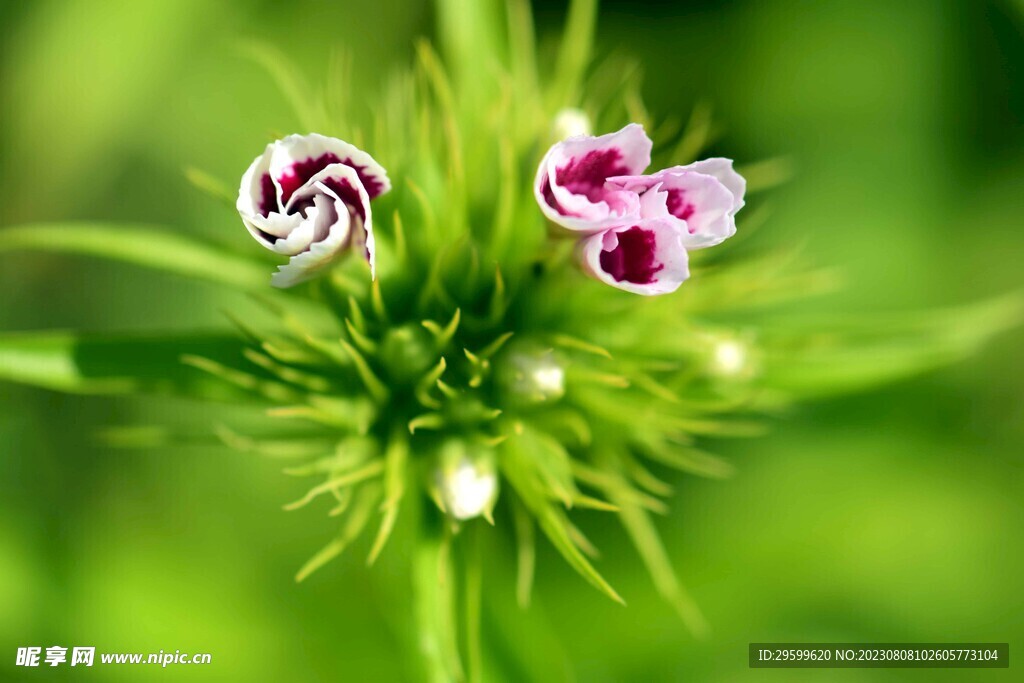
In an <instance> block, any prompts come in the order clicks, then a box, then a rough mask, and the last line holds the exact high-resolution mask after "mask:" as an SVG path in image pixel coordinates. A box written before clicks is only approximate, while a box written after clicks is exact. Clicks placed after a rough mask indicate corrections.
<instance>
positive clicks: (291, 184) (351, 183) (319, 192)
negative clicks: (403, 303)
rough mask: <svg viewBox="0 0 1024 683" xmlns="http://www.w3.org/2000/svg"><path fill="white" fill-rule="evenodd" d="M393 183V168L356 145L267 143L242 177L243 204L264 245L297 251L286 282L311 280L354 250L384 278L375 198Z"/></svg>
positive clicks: (282, 276) (278, 278)
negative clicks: (378, 254) (379, 264)
mask: <svg viewBox="0 0 1024 683" xmlns="http://www.w3.org/2000/svg"><path fill="white" fill-rule="evenodd" d="M390 188H391V184H390V181H389V180H388V177H387V173H386V172H385V171H384V169H383V168H381V166H380V165H379V164H378V163H377V162H376V161H374V160H373V158H372V157H370V155H369V154H366V153H365V152H363V151H361V150H359V149H357V148H356V147H354V146H352V145H350V144H348V143H347V142H343V141H342V140H336V139H334V138H328V137H325V136H323V135H316V134H313V135H291V136H289V137H287V138H284V139H283V140H279V141H277V142H275V143H272V144H270V145H268V146H267V148H266V150H265V151H264V153H263V154H262V155H260V156H259V157H257V158H256V160H254V161H253V163H252V164H251V165H250V166H249V169H248V170H247V171H246V172H245V175H244V176H243V177H242V183H241V187H240V188H239V195H238V201H237V203H236V206H237V208H238V212H239V214H240V215H241V217H242V221H243V223H244V224H245V226H246V228H247V229H248V230H249V233H250V234H251V235H252V236H253V238H255V239H256V241H258V242H259V243H260V244H261V245H262V246H263V247H265V248H266V249H269V250H270V251H273V252H275V253H278V254H281V255H284V256H289V257H291V260H290V261H289V262H288V264H287V265H285V266H282V267H281V268H279V272H278V273H276V274H275V275H274V277H273V278H272V284H274V285H275V286H278V287H290V286H292V285H294V284H297V283H299V282H302V281H304V280H308V279H310V278H311V277H312V276H313V275H315V274H316V273H317V272H319V271H320V270H322V269H323V268H324V267H326V266H327V265H329V264H330V263H331V262H332V261H334V260H335V259H336V258H338V257H339V256H340V255H341V254H342V253H344V252H345V250H346V249H348V248H349V247H353V248H355V249H357V250H358V251H359V252H360V255H361V256H363V257H365V258H366V259H367V261H369V263H370V272H371V276H372V277H375V276H376V263H375V257H374V251H375V250H374V238H373V223H372V213H371V210H370V200H371V199H373V197H375V196H378V195H380V194H382V193H384V192H387V191H388V190H389V189H390Z"/></svg>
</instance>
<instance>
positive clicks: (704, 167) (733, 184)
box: [667, 157, 747, 216]
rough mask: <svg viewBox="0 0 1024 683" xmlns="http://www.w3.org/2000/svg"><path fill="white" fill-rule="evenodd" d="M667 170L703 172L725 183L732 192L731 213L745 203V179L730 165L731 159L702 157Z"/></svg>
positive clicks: (733, 213)
mask: <svg viewBox="0 0 1024 683" xmlns="http://www.w3.org/2000/svg"><path fill="white" fill-rule="evenodd" d="M667 170H669V171H696V172H697V173H703V174H704V175H709V176H712V177H714V178H717V179H718V181H719V182H720V183H722V184H723V185H725V187H726V189H728V190H729V192H732V196H733V205H732V215H734V216H735V215H736V212H737V211H739V210H740V209H742V208H743V205H744V204H745V203H746V202H745V201H744V200H743V195H744V194H745V193H746V191H747V181H746V179H745V178H744V177H743V176H741V175H740V174H739V173H737V172H736V171H735V170H734V169H733V167H732V159H725V158H723V157H712V158H711V159H704V160H703V161H695V162H693V163H692V164H687V165H686V166H676V167H674V168H670V169H667Z"/></svg>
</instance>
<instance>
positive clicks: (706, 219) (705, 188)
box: [609, 167, 736, 249]
mask: <svg viewBox="0 0 1024 683" xmlns="http://www.w3.org/2000/svg"><path fill="white" fill-rule="evenodd" d="M678 168H679V167H676V168H674V169H668V170H665V171H658V172H657V173H654V174H652V175H649V176H625V177H618V178H612V179H610V180H609V184H610V185H613V186H616V187H621V188H623V189H625V190H629V191H632V192H637V193H638V194H639V195H640V215H641V217H643V218H668V219H669V220H670V221H672V222H673V223H674V224H675V225H676V227H677V228H678V229H679V231H680V232H681V233H682V237H683V245H684V246H685V247H686V248H687V249H702V248H704V247H711V246H714V245H716V244H721V243H722V242H724V241H725V240H727V239H728V238H730V237H732V236H733V235H734V234H736V219H735V217H734V211H733V206H734V196H733V193H732V192H730V191H729V189H728V188H726V186H725V185H723V184H722V183H721V182H720V181H719V180H718V179H717V178H714V177H713V176H710V175H705V174H703V173H696V172H694V171H679V170H677V169H678Z"/></svg>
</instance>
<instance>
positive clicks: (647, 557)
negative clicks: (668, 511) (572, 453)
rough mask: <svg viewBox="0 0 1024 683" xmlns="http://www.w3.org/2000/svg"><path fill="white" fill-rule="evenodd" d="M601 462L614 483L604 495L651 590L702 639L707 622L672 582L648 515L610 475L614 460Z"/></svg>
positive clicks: (627, 488)
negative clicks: (637, 556) (644, 570)
mask: <svg viewBox="0 0 1024 683" xmlns="http://www.w3.org/2000/svg"><path fill="white" fill-rule="evenodd" d="M604 460H605V463H606V469H607V470H608V471H609V476H610V477H614V478H615V480H616V482H617V483H616V485H615V486H612V487H610V489H609V491H608V495H609V497H610V498H611V499H612V502H614V503H615V504H616V505H617V506H618V507H619V513H618V514H619V519H620V520H622V525H623V526H624V527H625V529H626V533H628V534H629V537H630V539H631V540H632V541H633V545H634V546H636V549H637V552H638V553H639V554H640V558H641V559H642V560H643V562H644V565H646V567H647V571H648V572H649V573H650V575H651V580H652V581H654V586H655V588H656V589H657V590H658V593H659V594H660V595H661V597H662V598H664V599H665V600H666V601H667V602H668V603H669V604H670V605H672V607H673V608H675V610H676V612H677V613H678V614H679V616H680V618H681V619H682V620H683V622H684V623H685V624H686V625H687V626H688V627H689V628H690V630H691V631H693V632H694V634H696V635H698V636H703V635H705V634H706V633H707V630H708V625H707V622H705V620H704V617H703V616H702V615H701V613H700V610H699V609H698V608H697V606H696V605H695V604H694V602H693V600H692V599H691V598H690V596H689V595H688V594H687V592H686V591H685V590H684V589H683V587H682V585H681V584H680V583H679V580H678V579H677V578H676V574H675V571H673V569H672V564H671V562H670V561H669V558H668V553H666V552H665V546H664V544H662V542H661V537H660V536H659V535H658V531H657V529H655V527H654V523H653V522H652V521H651V517H650V515H649V514H648V512H647V511H646V510H644V509H643V508H642V507H640V506H639V505H637V504H636V503H634V502H633V499H634V497H633V496H631V495H629V493H630V491H631V490H632V487H631V486H630V485H629V484H628V483H627V482H626V480H625V479H624V478H623V477H622V476H621V475H620V474H617V473H615V474H613V473H612V472H614V471H615V470H616V469H618V465H616V464H615V463H614V459H613V458H612V457H606V458H605V459H604Z"/></svg>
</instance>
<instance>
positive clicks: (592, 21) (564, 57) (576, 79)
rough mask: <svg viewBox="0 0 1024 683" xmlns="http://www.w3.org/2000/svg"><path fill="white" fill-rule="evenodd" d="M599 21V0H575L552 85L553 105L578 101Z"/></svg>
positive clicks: (567, 22)
mask: <svg viewBox="0 0 1024 683" xmlns="http://www.w3.org/2000/svg"><path fill="white" fill-rule="evenodd" d="M596 25H597V0H572V2H571V3H570V5H569V16H568V17H567V18H566V22H565V31H564V32H563V34H562V42H561V45H560V46H559V51H558V61H557V63H556V65H555V79H554V83H552V86H551V100H552V104H553V105H554V107H552V108H553V109H555V108H558V107H559V106H568V105H573V104H575V103H576V100H577V98H578V96H579V88H580V82H581V81H582V80H583V74H584V72H585V71H586V69H587V65H588V64H589V63H590V49H591V46H592V44H593V42H594V28H595V26H596Z"/></svg>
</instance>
